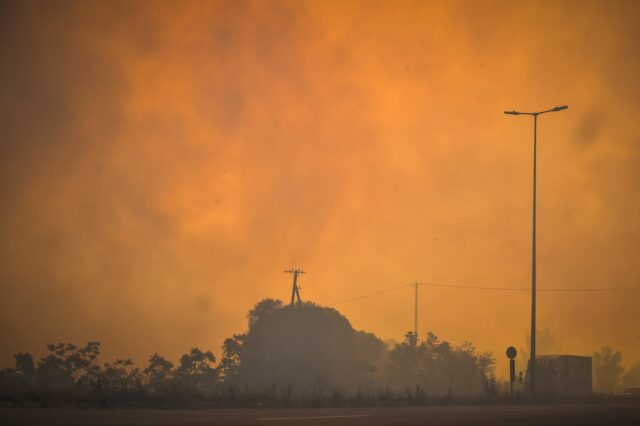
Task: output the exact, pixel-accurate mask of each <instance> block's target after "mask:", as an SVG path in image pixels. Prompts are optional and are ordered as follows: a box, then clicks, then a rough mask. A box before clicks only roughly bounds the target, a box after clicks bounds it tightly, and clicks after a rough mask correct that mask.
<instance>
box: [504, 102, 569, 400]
mask: <svg viewBox="0 0 640 426" xmlns="http://www.w3.org/2000/svg"><path fill="white" fill-rule="evenodd" d="M567 108H569V107H568V106H567V105H561V106H557V107H554V108H551V109H547V110H544V111H538V112H522V111H515V110H514V111H505V112H504V113H505V114H509V115H531V116H533V229H532V231H533V232H532V243H533V244H532V246H531V357H530V358H529V368H528V372H529V381H528V385H529V391H530V393H531V396H534V395H535V393H536V385H535V382H536V374H535V371H536V173H537V170H536V167H537V158H536V157H537V148H538V147H537V141H536V133H537V131H538V116H539V115H540V114H546V113H548V112H558V111H562V110H565V109H567Z"/></svg>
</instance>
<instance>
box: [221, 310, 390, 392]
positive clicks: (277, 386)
mask: <svg viewBox="0 0 640 426" xmlns="http://www.w3.org/2000/svg"><path fill="white" fill-rule="evenodd" d="M248 319H249V331H248V332H247V333H246V335H243V336H236V337H237V338H238V339H239V340H241V341H242V345H241V351H240V353H239V354H238V355H239V363H238V365H237V369H236V371H235V372H234V373H235V374H234V375H235V377H234V380H233V381H234V382H235V383H236V384H237V385H240V386H248V387H249V388H251V389H253V390H271V391H273V392H278V393H282V392H285V393H304V392H313V393H316V394H318V393H319V394H322V393H327V392H332V391H334V390H336V389H340V390H344V391H353V390H358V389H363V390H364V389H371V388H372V387H373V386H374V383H375V378H376V375H377V374H378V372H379V370H380V366H381V363H382V358H383V357H384V354H385V344H384V343H383V342H382V341H381V340H380V339H378V338H377V337H375V336H374V335H373V334H370V333H365V332H362V331H357V330H355V329H354V328H353V327H352V326H351V324H350V323H349V321H348V320H347V319H346V318H345V317H344V316H343V315H341V314H340V313H339V312H338V311H337V310H335V309H333V308H327V307H321V306H318V305H316V304H313V303H302V304H298V305H294V306H283V305H282V302H280V301H276V300H271V299H266V300H263V301H262V302H260V303H258V304H257V305H256V306H255V307H254V309H252V310H251V311H250V312H249V314H248Z"/></svg>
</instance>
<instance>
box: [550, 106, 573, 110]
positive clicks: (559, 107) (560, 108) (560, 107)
mask: <svg viewBox="0 0 640 426" xmlns="http://www.w3.org/2000/svg"><path fill="white" fill-rule="evenodd" d="M567 108H569V107H568V106H567V105H562V106H557V107H555V108H553V109H552V110H551V111H562V110H563V109H567Z"/></svg>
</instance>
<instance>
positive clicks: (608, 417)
mask: <svg viewBox="0 0 640 426" xmlns="http://www.w3.org/2000/svg"><path fill="white" fill-rule="evenodd" d="M0 425H2V426H10V425H20V426H22V425H51V426H58V425H60V426H62V425H64V426H74V425H96V426H104V425H116V426H123V425H131V426H138V425H154V426H156V425H157V426H165V425H166V426H174V425H185V426H192V425H193V426H196V425H198V426H204V425H220V426H231V425H234V426H235V425H237V426H279V425H284V426H294V425H310V426H326V425H331V426H334V425H336V426H342V425H344V426H363V425H374V426H382V425H389V426H403V425H407V426H410V425H608V426H632V425H633V426H637V425H640V404H635V405H632V404H617V405H614V404H597V405H522V406H513V405H510V406H472V407H470V406H464V407H398V408H335V409H334V408H325V409H278V410H80V409H77V410H74V409H69V410H45V409H36V410H13V409H6V410H0Z"/></svg>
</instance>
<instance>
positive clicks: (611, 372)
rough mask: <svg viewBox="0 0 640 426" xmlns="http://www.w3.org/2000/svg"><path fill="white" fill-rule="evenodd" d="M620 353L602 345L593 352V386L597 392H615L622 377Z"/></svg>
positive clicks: (622, 368)
mask: <svg viewBox="0 0 640 426" xmlns="http://www.w3.org/2000/svg"><path fill="white" fill-rule="evenodd" d="M623 372H624V367H622V353H620V352H619V351H616V352H614V351H613V350H612V349H611V348H610V347H603V348H602V350H601V351H600V352H594V353H593V382H594V383H593V387H594V390H595V391H596V392H598V393H608V394H612V393H615V392H616V391H617V390H618V388H619V387H620V382H621V379H622V373H623Z"/></svg>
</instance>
